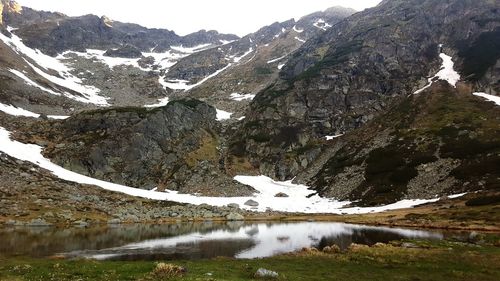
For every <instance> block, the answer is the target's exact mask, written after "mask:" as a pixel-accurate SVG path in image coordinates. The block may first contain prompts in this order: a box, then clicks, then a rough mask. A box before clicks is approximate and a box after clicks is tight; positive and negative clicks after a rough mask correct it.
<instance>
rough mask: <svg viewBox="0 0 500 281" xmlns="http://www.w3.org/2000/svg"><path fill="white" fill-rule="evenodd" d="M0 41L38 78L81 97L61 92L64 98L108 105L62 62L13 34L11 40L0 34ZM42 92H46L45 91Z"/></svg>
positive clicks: (105, 100) (29, 82)
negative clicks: (22, 59)
mask: <svg viewBox="0 0 500 281" xmlns="http://www.w3.org/2000/svg"><path fill="white" fill-rule="evenodd" d="M7 29H8V30H10V31H13V29H12V28H10V27H8V28H7ZM0 40H2V41H3V42H4V43H5V44H6V45H7V46H9V47H11V48H12V50H13V51H14V52H16V53H18V54H19V55H23V56H24V57H25V61H26V63H27V64H28V65H29V66H30V67H31V68H32V69H33V70H34V71H35V72H36V73H38V74H39V75H40V76H42V77H43V78H45V79H47V80H48V81H50V82H52V83H54V84H56V85H59V86H61V87H63V88H66V89H69V90H71V91H74V92H77V93H79V94H80V95H81V96H78V95H73V94H71V93H68V92H62V93H61V94H63V95H64V96H66V97H68V98H71V99H74V100H77V101H79V102H83V103H92V104H96V105H101V106H107V105H109V104H108V102H107V99H106V98H105V97H102V96H100V95H99V92H100V90H99V89H97V88H96V87H93V86H87V85H84V84H83V82H82V80H81V79H80V78H78V77H76V76H74V75H73V74H71V72H70V70H71V69H70V68H69V67H67V66H66V65H64V64H63V63H62V62H60V61H59V60H58V59H57V58H53V57H51V56H47V55H45V54H43V53H42V52H40V51H39V50H34V49H31V48H29V47H27V46H26V45H24V43H23V42H22V40H21V38H19V37H18V36H16V35H15V34H14V33H11V38H9V37H7V36H5V35H3V34H2V33H0ZM26 58H28V59H30V60H31V61H33V62H35V63H36V64H37V65H38V66H40V67H41V68H43V69H44V70H42V69H40V68H39V67H37V66H35V65H33V64H32V63H30V62H29V61H28V60H26ZM49 70H53V71H56V72H57V73H58V76H54V75H51V74H49V73H47V72H46V71H49ZM14 74H16V75H17V74H20V72H17V73H14ZM18 76H19V75H18ZM19 77H20V78H21V79H23V80H24V81H25V82H26V83H27V84H28V85H31V86H34V87H36V88H40V87H38V86H35V85H33V83H34V82H33V81H32V80H30V79H25V78H27V77H21V76H19ZM35 84H36V83H35ZM42 90H44V91H46V90H45V89H42ZM51 94H53V93H51Z"/></svg>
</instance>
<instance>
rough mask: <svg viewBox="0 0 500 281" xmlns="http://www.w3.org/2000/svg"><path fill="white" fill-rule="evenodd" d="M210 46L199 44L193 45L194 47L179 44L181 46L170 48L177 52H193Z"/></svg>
mask: <svg viewBox="0 0 500 281" xmlns="http://www.w3.org/2000/svg"><path fill="white" fill-rule="evenodd" d="M210 46H212V44H201V45H198V46H194V47H183V46H182V45H181V46H171V47H170V49H172V50H174V51H177V52H179V53H184V54H194V53H196V52H199V51H203V50H206V49H208V48H209V47H210Z"/></svg>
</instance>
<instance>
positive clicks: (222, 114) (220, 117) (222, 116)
mask: <svg viewBox="0 0 500 281" xmlns="http://www.w3.org/2000/svg"><path fill="white" fill-rule="evenodd" d="M231 115H233V113H231V112H227V111H224V110H220V109H217V121H224V120H228V119H231Z"/></svg>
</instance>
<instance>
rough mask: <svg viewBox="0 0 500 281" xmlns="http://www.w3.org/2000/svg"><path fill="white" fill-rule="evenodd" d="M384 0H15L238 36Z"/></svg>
mask: <svg viewBox="0 0 500 281" xmlns="http://www.w3.org/2000/svg"><path fill="white" fill-rule="evenodd" d="M380 1H381V0H249V1H248V0H247V1H238V0H139V1H137V0H17V2H19V3H20V4H22V5H23V6H27V7H31V8H34V9H37V10H46V11H58V12H62V13H65V14H67V15H70V16H79V15H85V14H95V15H98V16H102V15H106V16H108V17H110V18H111V19H113V20H117V21H123V22H131V23H138V24H141V25H143V26H147V27H158V28H166V29H170V30H174V31H175V32H176V33H178V34H180V35H185V34H188V33H191V32H195V31H198V30H200V29H207V30H210V29H214V30H217V31H219V32H223V33H234V34H237V35H240V36H243V35H246V34H248V33H251V32H254V31H256V30H257V29H259V28H260V27H262V26H265V25H269V24H271V23H273V22H275V21H284V20H288V19H290V18H297V19H298V18H300V17H301V16H304V15H307V14H310V13H312V12H316V11H320V10H325V9H326V8H329V7H332V6H337V5H339V6H344V7H351V8H354V9H356V10H363V9H364V8H368V7H373V6H375V5H376V4H378V3H379V2H380Z"/></svg>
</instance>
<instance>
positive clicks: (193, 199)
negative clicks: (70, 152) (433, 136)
mask: <svg viewBox="0 0 500 281" xmlns="http://www.w3.org/2000/svg"><path fill="white" fill-rule="evenodd" d="M0 151H2V152H4V153H6V154H8V155H10V156H11V157H14V158H16V159H19V160H22V161H28V162H31V163H33V164H35V165H37V166H39V167H41V168H44V169H47V170H49V171H50V172H52V173H53V174H54V175H55V176H56V177H58V178H61V179H64V180H67V181H71V182H76V183H81V184H90V185H96V186H99V187H102V188H103V189H106V190H110V191H116V192H121V193H125V194H128V195H132V196H137V197H142V198H148V199H155V200H168V201H174V202H179V203H190V204H196V205H199V204H209V205H213V206H225V205H228V204H230V203H236V204H239V205H240V206H241V207H242V208H245V209H252V210H255V211H266V210H268V209H272V210H276V211H283V212H303V213H335V214H341V213H346V214H358V213H370V212H382V211H386V210H394V209H401V208H410V207H413V206H416V205H420V204H424V203H429V202H435V201H438V200H439V199H438V198H436V199H429V200H403V201H400V202H397V203H394V204H390V205H387V206H381V207H368V208H357V207H353V208H342V207H343V206H346V205H347V204H349V203H350V202H340V201H336V200H334V199H328V198H321V197H319V196H318V195H316V194H315V191H312V190H309V189H308V187H307V186H305V185H296V184H293V183H291V181H287V182H277V181H273V180H272V179H270V178H268V177H265V176H236V177H235V180H236V181H238V182H240V183H243V184H246V185H249V186H252V187H253V188H254V189H255V190H257V192H258V193H256V194H254V196H252V197H203V196H195V195H190V194H179V193H178V192H176V191H169V190H167V191H165V192H157V191H151V190H144V189H137V188H132V187H128V186H123V185H119V184H114V183H110V182H106V181H102V180H98V179H94V178H91V177H87V176H84V175H80V174H77V173H75V172H72V171H69V170H66V169H64V168H62V167H60V166H58V165H56V164H54V163H52V162H51V161H50V160H49V159H47V158H44V157H43V156H42V154H41V152H42V148H41V147H40V146H38V145H34V144H24V143H20V142H18V141H14V140H11V139H10V132H9V131H7V130H5V129H4V128H2V127H0ZM214 188H216V187H214ZM277 193H286V194H287V195H288V196H289V197H279V198H278V197H274V196H275V195H276V194H277ZM313 194H314V195H313ZM249 199H252V200H254V201H257V202H258V203H259V206H258V207H255V208H252V207H249V206H246V205H244V204H245V202H246V201H247V200H249Z"/></svg>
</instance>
